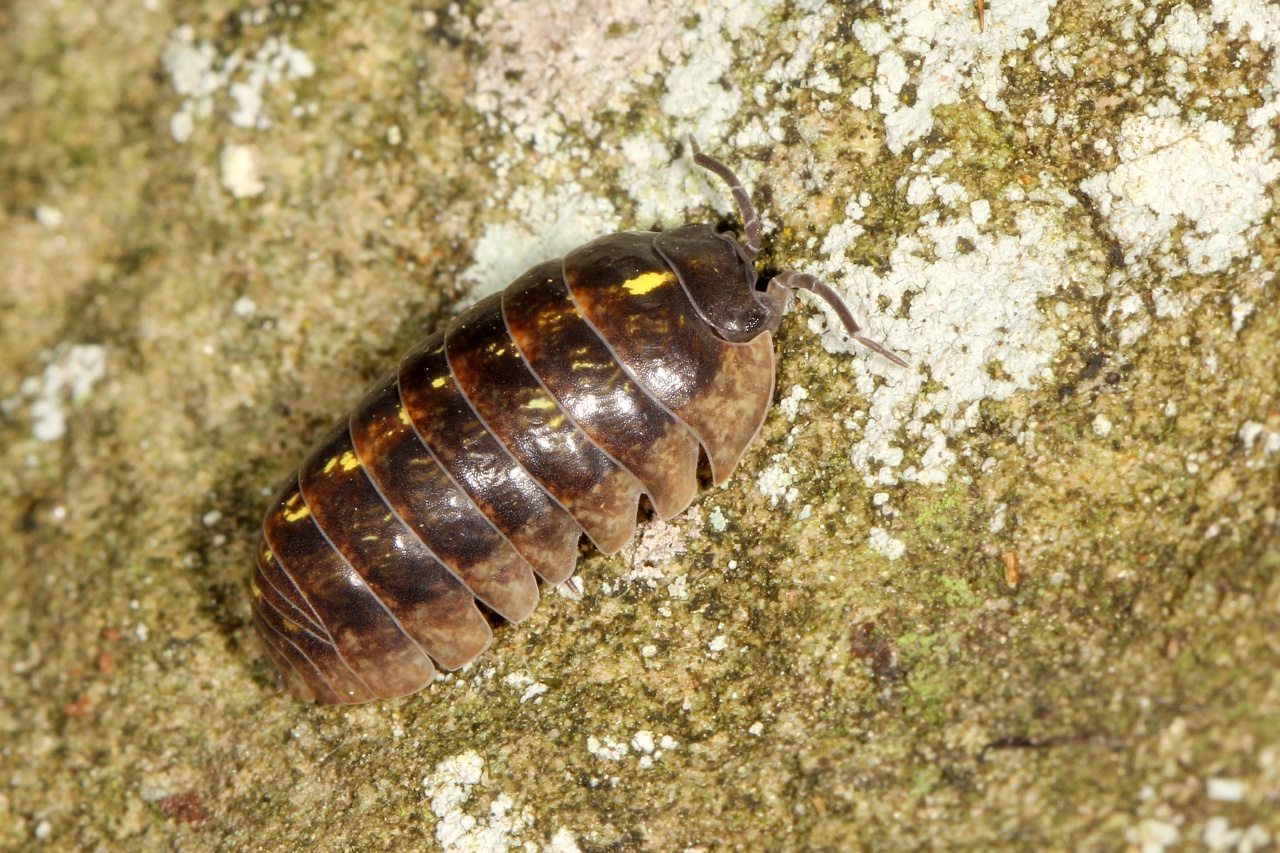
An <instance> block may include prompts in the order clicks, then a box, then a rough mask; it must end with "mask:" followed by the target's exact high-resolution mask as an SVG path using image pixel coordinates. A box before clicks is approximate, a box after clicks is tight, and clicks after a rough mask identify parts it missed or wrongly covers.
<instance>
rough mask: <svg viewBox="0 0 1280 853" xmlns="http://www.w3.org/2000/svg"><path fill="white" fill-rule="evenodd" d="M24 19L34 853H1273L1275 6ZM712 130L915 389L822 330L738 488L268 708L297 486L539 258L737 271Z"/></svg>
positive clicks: (778, 238) (3, 651)
mask: <svg viewBox="0 0 1280 853" xmlns="http://www.w3.org/2000/svg"><path fill="white" fill-rule="evenodd" d="M11 5H12V6H13V8H11V9H8V10H7V11H5V12H0V21H2V22H3V26H0V30H2V31H3V32H4V44H5V45H6V47H7V50H5V51H4V54H3V55H4V59H3V60H0V115H2V116H3V117H4V120H3V121H0V201H3V204H2V205H0V258H3V259H4V274H3V276H0V305H2V306H3V309H4V310H2V311H0V363H2V364H3V367H4V369H3V371H0V375H3V376H4V377H5V378H4V379H2V380H0V460H2V462H3V464H0V530H3V535H0V660H2V661H3V662H4V665H3V666H0V696H3V697H4V701H3V703H0V746H2V747H3V748H2V749H0V779H3V780H5V781H6V782H7V784H5V785H4V786H3V787H0V847H5V848H10V847H12V848H15V849H16V848H27V847H30V846H33V845H35V844H36V843H41V844H44V845H45V846H47V847H49V848H50V849H68V850H71V849H76V850H79V849H91V850H92V849H99V850H115V849H174V848H179V849H229V850H240V849H248V848H261V849H273V850H274V849H280V850H289V849H299V848H315V849H326V850H327V849H418V848H433V847H435V848H439V849H444V850H487V851H496V850H506V849H520V848H521V847H523V848H524V849H537V850H548V851H559V853H567V851H572V850H581V851H589V850H602V849H620V850H681V849H693V850H697V849H702V850H713V849H714V850H720V849H740V850H758V849H797V850H799V849H806V850H824V849H827V850H844V849H850V848H875V849H898V848H920V847H926V846H941V845H943V844H945V845H947V846H965V847H976V848H983V849H986V848H992V847H997V846H1006V847H1036V848H1046V849H1118V848H1122V847H1124V846H1125V845H1131V846H1132V847H1133V848H1134V849H1143V850H1160V849H1164V848H1166V847H1173V846H1177V845H1182V846H1186V847H1200V846H1204V847H1206V848H1209V849H1238V850H1245V849H1249V850H1261V849H1265V848H1266V847H1267V846H1268V845H1271V844H1274V843H1275V842H1277V841H1280V821H1278V819H1277V816H1276V815H1277V814H1278V813H1280V811H1278V810H1277V808H1276V803H1277V800H1280V730H1277V727H1276V723H1275V720H1276V719H1277V716H1276V714H1275V709H1276V708H1277V707H1278V706H1280V680H1278V678H1280V677H1278V676H1277V673H1280V666H1278V664H1280V648H1277V646H1276V642H1275V623H1276V619H1277V615H1278V614H1280V582H1278V580H1277V571H1278V569H1280V539H1278V537H1280V399H1278V397H1277V390H1276V389H1277V383H1276V381H1275V377H1276V376H1277V375H1280V347H1278V346H1277V345H1276V341H1277V340H1278V339H1280V320H1278V319H1277V318H1278V317H1280V312H1278V311H1277V303H1278V301H1280V300H1278V298H1277V288H1278V284H1277V281H1276V272H1277V268H1278V267H1280V263H1278V262H1277V236H1276V235H1277V231H1276V229H1275V227H1274V218H1275V210H1276V204H1277V201H1278V199H1277V195H1278V193H1280V151H1278V149H1277V142H1276V132H1277V129H1280V19H1277V17H1276V14H1275V10H1274V7H1273V6H1271V5H1268V4H1267V3H1265V2H1262V0H1213V2H1211V3H1208V4H1201V5H1198V6H1195V5H1188V4H1179V5H1171V4H1168V3H1165V4H1157V3H1145V2H1139V3H1136V4H1134V3H1131V4H1128V5H1123V6H1117V5H1114V4H1111V5H1108V4H1104V3H1100V2H1090V0H1080V2H1069V0H1064V2H1060V3H1052V2H1048V0H1043V2H1037V0H1031V2H1023V3H1017V4H995V3H992V4H978V5H974V4H971V3H969V2H968V0H965V1H964V2H936V0H935V2H927V3H926V2H915V0H910V2H887V3H855V4H829V5H824V4H821V3H814V2H804V3H792V4H784V3H781V2H776V0H753V2H749V3H742V2H737V0H707V2H698V3H693V4H688V3H685V4H675V3H669V2H654V3H649V4H643V6H638V5H637V4H626V3H620V2H615V0H600V1H599V2H587V0H582V2H577V3H563V2H561V3H552V2H537V1H535V0H500V2H494V3H491V4H488V5H486V6H483V7H481V6H478V5H475V4H472V5H467V4H462V5H458V4H451V5H450V4H444V3H429V4H427V6H426V7H423V6H421V5H418V6H413V7H412V8H410V7H394V8H390V7H388V8H384V7H383V6H377V5H371V4H356V3H343V2H337V3H330V4H327V5H324V6H313V5H307V4H273V5H258V6H253V5H244V4H241V5H228V4H223V3H218V2H196V3H186V4H176V5H174V7H173V8H169V7H168V6H167V5H165V4H158V3H149V2H144V3H141V4H139V3H137V2H125V0H106V2H94V3H89V2H84V0H65V2H61V3H57V4H11ZM641 9H643V11H639V10H641ZM690 132H692V133H695V134H696V135H697V136H698V138H699V139H700V141H701V142H702V144H703V146H704V147H705V148H706V149H707V150H708V151H709V152H710V153H713V154H715V155H717V156H719V157H721V158H723V159H725V160H726V161H727V162H729V163H731V164H732V165H734V166H735V167H736V168H738V169H739V170H740V171H741V172H742V173H743V174H744V177H745V178H746V179H747V182H748V184H749V185H750V187H751V189H752V191H753V194H754V196H755V197H756V199H757V201H758V203H759V206H760V207H761V208H762V212H763V214H764V217H765V223H766V234H765V237H766V240H765V242H766V246H767V250H766V254H767V255H768V257H767V258H766V260H767V261H768V262H769V263H770V265H771V266H773V267H775V268H783V267H790V266H796V267H798V268H800V269H803V270H806V271H809V272H813V273H816V274H820V275H822V276H823V277H824V278H826V279H827V280H828V281H829V282H830V283H831V284H832V285H833V286H834V287H836V288H837V289H838V290H839V291H840V292H841V293H842V295H843V296H844V297H845V298H846V299H847V300H849V302H850V303H851V305H852V306H854V307H855V311H856V313H858V314H859V315H860V316H864V317H866V318H867V319H868V320H869V321H870V322H869V325H870V333H871V334H872V335H873V336H875V337H876V338H878V339H881V340H884V341H886V342H887V343H888V344H889V345H890V346H891V347H893V348H895V349H896V350H898V351H900V352H903V353H905V354H906V355H907V356H908V357H909V359H910V361H911V367H910V368H909V369H906V370H901V369H896V368H894V367H892V366H891V365H889V364H887V363H885V362H883V361H881V360H877V359H874V358H868V357H867V356H866V355H865V354H863V353H860V352H855V351H854V350H853V348H852V347H850V346H848V344H847V342H846V341H845V340H844V339H843V338H842V336H840V335H839V334H838V333H836V332H834V331H832V330H833V329H834V328H835V326H836V324H835V323H834V318H833V317H830V316H828V315H827V314H826V313H825V309H824V308H823V307H822V306H821V305H819V304H817V303H813V302H806V303H805V304H804V305H801V306H800V308H799V310H797V311H795V312H793V314H792V315H791V316H790V317H789V318H788V320H787V321H786V322H784V324H783V326H782V329H781V330H780V333H779V334H778V336H777V340H778V351H779V375H778V382H777V389H778V391H777V395H776V400H777V402H779V403H780V405H779V406H778V407H777V408H775V410H774V412H773V414H772V415H771V416H770V419H769V420H768V422H767V423H766V426H765V428H764V431H763V432H762V433H761V435H760V437H759V438H758V439H757V443H756V446H755V448H754V449H753V450H752V451H750V452H749V453H748V456H747V458H746V459H745V461H744V464H743V466H742V467H741V468H740V469H739V470H738V472H737V473H736V474H735V476H734V477H733V478H732V479H731V480H730V482H729V484H728V485H727V486H726V487H725V488H723V489H719V490H712V491H707V492H704V493H703V494H702V495H701V496H700V498H699V499H698V503H697V505H696V508H695V510H694V511H692V512H690V513H688V514H686V515H684V516H681V517H679V518H678V519H676V520H675V521H673V522H672V523H671V524H669V525H656V524H649V525H648V526H647V527H643V526H642V529H641V531H640V535H639V536H638V537H637V538H636V540H634V542H633V544H632V546H630V547H629V548H628V549H626V550H624V551H623V552H622V553H621V554H619V555H616V556H614V557H611V558H604V557H601V556H600V555H599V554H597V553H595V552H593V551H588V552H587V553H586V556H585V559H584V560H583V562H582V565H581V568H580V577H581V586H580V589H578V590H567V591H566V594H565V595H564V596H551V595H547V596H545V597H544V598H545V600H544V604H543V606H542V607H540V608H539V610H538V611H537V612H536V613H535V615H534V616H533V617H531V618H530V619H529V620H527V621H526V622H525V623H523V624H522V625H520V626H519V627H518V628H515V629H510V630H499V631H498V632H497V638H496V642H495V644H494V648H493V649H492V650H491V651H490V652H489V653H488V655H487V656H486V657H485V658H484V659H483V661H482V662H481V663H480V664H478V665H477V666H475V667H472V668H469V669H465V670H462V671H460V672H457V673H454V674H451V675H447V676H445V677H443V678H442V679H441V680H440V681H439V682H438V683H437V684H435V685H433V686H432V687H431V688H429V689H428V690H426V691H424V692H423V693H422V694H420V695H417V696H414V697H411V698H408V699H404V700H399V701H395V702H386V703H379V704H373V705H370V706H367V707H358V708H348V709H336V710H335V709H321V708H312V707H305V706H302V705H300V704H298V703H296V702H294V701H292V700H290V699H289V698H287V696H285V695H283V694H281V693H279V692H278V691H277V689H276V686H275V684H274V683H273V680H272V677H271V673H270V670H269V667H268V666H267V664H266V661H265V660H264V659H263V657H262V653H261V651H260V650H259V649H258V648H257V646H256V644H255V643H254V641H253V638H252V631H251V626H250V625H249V623H248V620H247V617H248V613H249V610H248V604H247V599H246V580H247V577H248V572H249V566H250V565H251V561H252V547H253V541H254V536H255V531H256V527H257V524H258V521H259V518H260V515H261V512H262V511H263V508H264V507H265V505H266V502H267V499H268V497H269V492H270V489H271V488H272V486H273V485H274V483H275V481H277V480H278V479H279V478H281V477H283V476H284V475H285V474H286V473H287V472H288V471H289V470H291V469H292V468H293V467H294V466H295V465H296V464H297V462H298V461H299V458H300V454H301V453H302V452H303V450H304V449H305V448H306V446H307V445H309V444H310V443H311V441H312V440H313V439H314V438H315V436H316V435H317V434H318V433H319V432H320V431H321V430H322V429H323V428H324V426H325V424H326V423H327V422H328V421H329V420H330V419H331V418H333V417H334V416H336V415H339V414H340V413H342V412H343V411H346V410H348V409H349V408H350V406H351V404H352V403H353V402H354V401H355V400H357V399H358V398H359V396H360V394H361V392H362V390H363V389H364V386H365V385H366V384H367V383H368V382H370V381H371V380H372V379H373V378H375V377H376V376H377V375H379V374H380V373H381V372H382V371H383V370H384V369H385V368H386V367H388V366H389V365H390V364H391V363H392V362H393V361H394V360H395V359H396V358H397V357H398V356H399V355H400V353H401V352H403V351H404V350H405V349H407V348H408V347H409V346H411V345H412V344H413V343H415V342H416V341H417V340H418V339H420V338H422V337H424V336H425V335H426V334H427V333H429V332H431V331H434V330H435V329H437V328H440V327H441V326H442V325H443V323H444V322H446V321H447V319H448V318H449V317H450V316H452V315H453V312H455V311H457V310H460V309H461V308H463V307H465V306H466V305H467V304H469V303H470V302H472V301H474V300H475V299H476V298H478V297H479V296H481V295H483V294H484V293H486V292H490V291H492V290H494V289H497V288H498V287H500V286H502V285H504V284H505V283H507V282H508V281H509V280H510V279H511V278H513V277H514V276H515V275H517V274H518V273H520V272H521V271H522V270H523V269H524V268H526V267H527V266H529V265H530V264H532V263H534V262H536V261H539V260H543V259H545V258H547V257H552V256H555V255H557V254H560V253H562V252H563V251H564V250H565V249H567V248H569V247H572V246H574V245H576V244H579V243H581V242H583V241H585V240H587V239H589V238H592V237H595V236H598V235H600V234H604V233H609V232H613V231H616V230H619V229H623V228H632V227H635V228H652V227H655V226H657V227H670V226H673V225H676V224H678V223H680V222H682V221H685V220H686V219H689V220H694V221H698V220H706V219H708V218H715V217H717V216H719V217H721V218H724V219H725V220H726V221H729V219H730V217H731V211H730V208H729V206H728V199H727V198H726V197H725V195H724V193H723V192H722V191H721V188H720V187H719V186H718V185H715V184H713V183H709V182H708V181H707V180H706V178H705V176H703V175H702V174H700V172H699V170H697V169H695V168H692V167H691V165H690V164H689V163H688V162H687V161H686V160H685V159H683V156H682V145H683V140H684V138H685V136H686V134H688V133H690Z"/></svg>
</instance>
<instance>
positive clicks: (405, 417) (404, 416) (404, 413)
mask: <svg viewBox="0 0 1280 853" xmlns="http://www.w3.org/2000/svg"><path fill="white" fill-rule="evenodd" d="M400 423H402V424H404V425H405V426H413V421H411V420H409V410H408V409H406V408H405V407H404V406H401V407H400Z"/></svg>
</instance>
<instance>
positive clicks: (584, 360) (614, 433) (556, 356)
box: [502, 261, 698, 519]
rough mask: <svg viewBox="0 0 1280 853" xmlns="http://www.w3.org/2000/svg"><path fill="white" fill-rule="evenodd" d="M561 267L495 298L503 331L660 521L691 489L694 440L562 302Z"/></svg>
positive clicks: (694, 484)
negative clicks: (632, 481) (630, 476)
mask: <svg viewBox="0 0 1280 853" xmlns="http://www.w3.org/2000/svg"><path fill="white" fill-rule="evenodd" d="M563 268H564V267H563V264H562V263H561V262H560V261H550V262H548V263H545V264H539V265H538V266H536V267H534V268H533V269H531V270H529V272H527V273H525V274H524V275H522V276H521V277H520V278H519V279H517V280H516V281H515V282H514V283H513V284H512V285H511V286H510V287H508V288H507V289H506V290H505V291H504V292H503V295H502V312H503V316H504V318H505V319H506V323H507V330H508V331H509V332H510V334H511V337H512V339H513V340H514V341H515V342H516V346H517V347H518V348H519V350H520V353H521V354H522V355H523V356H524V359H525V361H526V362H527V363H528V365H529V368H530V369H531V370H532V371H533V373H534V374H535V375H536V376H537V377H538V379H539V380H541V382H542V384H543V386H544V387H545V388H546V389H547V390H548V391H549V392H550V393H551V395H552V396H553V397H555V399H556V401H557V402H558V403H559V404H560V406H561V408H563V409H564V410H565V411H566V412H568V414H569V415H570V416H571V417H572V418H573V419H574V421H575V422H576V423H577V425H578V426H579V427H580V428H581V429H582V431H583V432H585V433H586V434H587V436H588V437H589V438H590V439H591V441H592V442H594V443H595V444H596V445H598V446H599V447H600V448H601V449H602V450H604V452H606V453H608V454H609V456H611V457H612V458H613V459H616V460H617V461H618V462H619V463H620V464H621V465H622V466H623V467H624V468H626V469H627V470H629V471H630V472H631V473H632V474H634V475H635V477H636V479H637V480H639V481H640V484H641V486H642V487H643V489H644V491H645V493H646V494H647V495H649V500H650V501H651V502H652V503H653V507H654V511H655V512H657V514H658V517H659V518H663V519H667V518H672V517H673V516H675V515H677V514H678V513H680V512H683V511H684V509H685V508H686V507H687V506H689V504H690V502H691V501H692V500H693V497H694V495H695V494H696V493H697V490H698V442H697V439H695V438H694V437H693V434H692V433H690V432H689V430H688V429H687V428H686V427H685V426H684V425H683V424H681V423H680V422H679V421H678V420H676V419H675V418H674V417H672V416H671V414H670V413H669V412H667V411H666V409H664V408H662V406H661V405H659V404H658V403H657V402H656V401H655V400H654V399H653V398H652V397H650V396H649V395H648V394H646V393H645V392H644V391H643V390H642V389H641V388H640V387H639V386H638V385H637V384H636V382H635V380H634V379H633V378H632V377H631V376H630V375H629V374H628V373H627V372H626V371H625V370H623V368H622V365H620V364H618V362H617V359H615V358H614V357H613V353H611V352H610V351H609V347H608V346H607V345H606V344H605V343H604V341H602V340H601V339H600V337H599V336H598V335H597V334H596V333H595V332H594V331H592V329H591V326H590V324H588V323H587V321H586V320H584V319H583V317H582V315H581V314H579V313H578V309H577V308H576V307H575V306H574V304H573V300H572V299H571V298H570V297H569V288H568V286H567V285H566V284H565V282H564V275H563Z"/></svg>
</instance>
